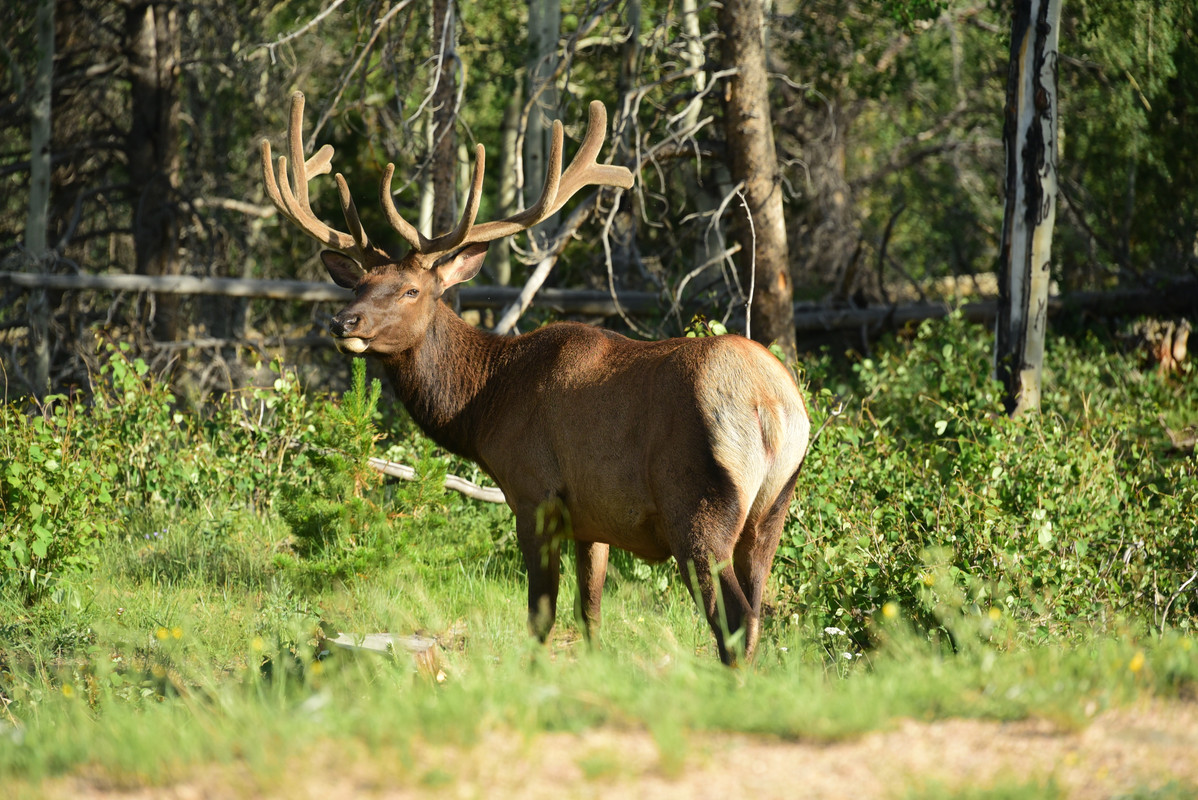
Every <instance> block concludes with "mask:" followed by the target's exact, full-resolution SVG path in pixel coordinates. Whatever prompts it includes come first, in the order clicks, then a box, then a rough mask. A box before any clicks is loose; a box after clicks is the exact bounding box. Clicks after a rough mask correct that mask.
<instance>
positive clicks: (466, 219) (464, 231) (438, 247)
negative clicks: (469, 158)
mask: <svg viewBox="0 0 1198 800" xmlns="http://www.w3.org/2000/svg"><path fill="white" fill-rule="evenodd" d="M486 160H487V151H486V150H485V149H484V148H483V146H482V145H481V144H479V145H475V147H474V174H473V175H471V179H470V193H469V194H467V195H466V207H465V208H464V209H463V210H462V218H461V219H460V220H458V226H457V227H456V228H454V229H453V230H452V231H450V232H449V233H447V234H444V235H442V236H438V237H437V238H435V239H433V240H432V241H431V242H429V243H428V248H429V252H433V253H437V252H442V251H445V250H452V249H454V248H455V247H457V246H458V245H460V244H462V243H463V242H465V241H466V237H467V236H469V235H470V230H471V229H472V228H473V227H474V220H475V219H476V218H477V217H478V204H479V202H480V201H481V200H482V194H483V167H484V166H485V164H486Z"/></svg>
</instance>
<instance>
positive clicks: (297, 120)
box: [261, 92, 388, 268]
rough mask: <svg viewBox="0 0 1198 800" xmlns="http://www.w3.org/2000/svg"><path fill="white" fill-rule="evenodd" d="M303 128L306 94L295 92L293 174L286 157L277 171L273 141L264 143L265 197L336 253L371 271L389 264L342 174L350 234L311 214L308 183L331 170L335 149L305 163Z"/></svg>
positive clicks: (344, 210) (290, 130)
mask: <svg viewBox="0 0 1198 800" xmlns="http://www.w3.org/2000/svg"><path fill="white" fill-rule="evenodd" d="M303 125H304V94H303V92H295V93H294V94H292V95H291V115H290V118H289V120H288V126H287V146H288V152H289V154H290V156H291V170H290V173H289V172H288V169H287V157H286V156H279V158H278V166H277V169H275V167H274V165H273V164H272V163H271V152H270V142H269V141H268V140H266V139H263V140H262V145H261V149H262V177H263V179H264V181H265V184H266V194H267V195H268V196H269V197H270V199H271V202H272V203H274V206H275V208H277V209H278V210H279V213H281V214H282V215H283V216H285V217H287V219H289V220H291V222H292V223H294V224H295V225H296V226H297V227H299V228H300V229H301V230H303V231H304V233H306V234H308V235H309V236H311V237H312V238H314V239H317V240H318V241H321V242H323V243H325V244H326V245H328V246H329V247H330V248H332V249H334V250H340V251H341V252H343V253H346V254H347V255H349V256H352V257H353V258H355V259H356V260H357V261H358V262H359V263H361V264H362V265H363V266H365V267H368V268H369V267H371V266H374V265H376V264H378V263H381V262H383V261H386V260H387V259H388V255H387V254H386V253H385V252H384V251H382V250H380V249H379V248H377V247H375V246H374V245H372V244H371V243H370V239H369V238H368V237H367V236H366V231H365V230H364V229H363V228H362V222H361V220H360V219H359V217H358V210H357V207H356V206H355V205H354V201H353V197H351V196H350V193H349V186H348V184H346V182H345V178H344V177H342V176H341V175H340V174H338V175H337V176H336V180H337V189H338V193H339V195H340V200H341V211H342V213H343V214H344V215H345V221H346V223H347V224H348V225H349V229H350V233H343V232H341V231H339V230H335V229H334V228H331V227H329V226H328V225H326V224H325V223H323V222H321V221H320V218H319V217H317V216H316V214H315V213H314V212H313V211H312V206H311V203H310V201H309V197H308V181H310V180H311V179H312V178H313V177H315V176H317V175H325V174H327V173H329V172H331V171H332V162H333V148H332V146H331V145H327V144H326V145H324V146H323V147H321V148H320V149H319V150H318V151H316V153H315V154H313V156H312V157H311V158H309V159H307V160H306V161H305V160H304V145H303ZM293 185H294V188H293Z"/></svg>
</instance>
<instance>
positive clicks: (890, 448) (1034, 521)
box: [776, 318, 1198, 643]
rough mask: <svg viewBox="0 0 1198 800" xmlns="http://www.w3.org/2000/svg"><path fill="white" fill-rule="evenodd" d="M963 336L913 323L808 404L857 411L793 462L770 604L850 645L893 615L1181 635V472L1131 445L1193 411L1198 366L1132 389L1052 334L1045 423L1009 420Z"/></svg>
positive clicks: (955, 324)
mask: <svg viewBox="0 0 1198 800" xmlns="http://www.w3.org/2000/svg"><path fill="white" fill-rule="evenodd" d="M977 332H978V329H977V328H976V327H972V326H968V325H967V324H966V323H965V322H964V321H963V320H961V319H959V318H955V319H950V320H947V321H944V322H926V323H924V324H923V325H921V326H920V327H919V329H918V332H917V334H916V336H915V339H914V341H913V342H911V343H910V345H906V346H897V345H896V344H895V343H891V344H890V345H888V346H885V347H884V348H883V349H881V350H880V351H879V352H878V354H876V355H875V356H874V357H873V358H869V359H862V360H860V361H858V362H857V363H856V364H855V365H854V366H853V370H852V373H851V374H849V375H842V376H838V377H832V378H829V380H827V383H826V386H825V388H824V389H823V390H822V391H823V402H822V403H817V407H819V406H820V405H825V406H826V405H827V404H828V402H829V401H830V398H831V396H832V393H833V391H835V393H837V394H841V395H846V396H847V395H851V396H853V397H856V398H860V400H858V401H856V403H855V407H854V408H852V409H851V410H850V411H849V412H848V413H847V414H846V415H845V416H844V418H843V419H842V420H840V421H839V423H838V424H836V425H833V426H831V427H829V428H828V429H827V430H826V431H825V432H824V434H823V437H822V438H821V440H820V441H819V442H818V444H816V445H815V447H814V449H813V452H812V453H811V454H810V457H809V459H808V463H807V464H806V466H805V467H804V472H803V475H802V477H801V479H800V484H799V486H800V490H799V493H798V495H797V498H796V503H795V506H794V511H795V514H794V519H793V521H792V523H791V525H790V526H789V527H788V529H787V532H786V534H785V536H784V540H783V546H782V547H781V548H780V551H779V564H778V567H777V568H776V574H777V577H778V580H779V584H780V587H781V589H782V591H783V598H784V599H783V603H784V605H785V604H789V605H790V606H792V607H793V610H794V611H795V612H796V613H802V614H806V615H807V616H808V617H809V619H810V620H811V622H812V624H813V625H817V626H820V627H823V626H834V625H839V626H840V627H842V628H849V629H850V630H852V631H854V633H855V634H856V636H857V638H858V640H859V642H861V643H866V642H867V641H868V639H869V634H868V629H869V625H870V623H871V621H872V620H873V619H874V618H875V617H876V615H877V614H878V613H880V612H881V610H882V609H883V607H885V606H886V604H887V603H894V604H895V605H894V606H891V608H892V609H893V608H902V609H904V610H905V611H906V613H907V614H909V615H910V616H911V617H912V618H914V619H915V620H916V621H917V622H918V623H919V624H921V625H922V626H924V627H926V628H928V629H934V628H942V629H947V630H949V632H950V633H951V629H952V626H953V625H954V624H956V621H957V620H959V619H960V617H961V616H962V615H965V616H972V617H974V618H985V619H988V620H995V619H998V620H1001V619H1004V618H1008V617H1015V618H1018V619H1020V620H1023V621H1025V622H1029V623H1031V626H1030V627H1028V626H1024V630H1030V631H1039V632H1041V633H1045V632H1050V631H1059V632H1065V633H1068V632H1070V631H1076V630H1080V629H1084V628H1086V627H1089V626H1091V625H1101V624H1103V623H1109V622H1110V621H1111V620H1112V619H1113V618H1116V617H1131V618H1137V619H1139V620H1141V621H1143V622H1145V623H1147V624H1151V625H1153V626H1158V627H1159V626H1164V625H1168V624H1175V625H1177V626H1179V627H1181V628H1183V629H1187V628H1189V627H1191V626H1192V625H1193V624H1194V615H1195V612H1198V601H1196V595H1195V594H1194V593H1189V594H1188V595H1187V594H1183V592H1182V590H1183V586H1184V585H1185V581H1187V580H1188V579H1191V578H1192V576H1193V574H1194V573H1195V570H1196V568H1198V562H1196V559H1198V556H1196V554H1198V479H1196V477H1195V476H1196V470H1195V461H1194V458H1193V457H1192V456H1191V457H1188V458H1187V457H1183V456H1180V455H1179V454H1171V453H1168V452H1166V451H1165V449H1164V447H1163V446H1161V447H1152V446H1146V445H1145V440H1150V437H1152V436H1153V435H1154V434H1155V435H1156V437H1157V438H1158V439H1161V438H1162V437H1161V435H1160V430H1159V428H1156V429H1154V428H1153V426H1154V425H1155V424H1156V423H1155V420H1156V418H1157V415H1158V414H1160V413H1166V412H1170V413H1171V411H1172V409H1173V408H1174V407H1176V406H1178V405H1180V406H1181V407H1182V408H1186V407H1188V408H1190V409H1193V408H1196V407H1198V404H1195V403H1194V402H1193V401H1194V399H1195V394H1198V391H1196V389H1195V381H1194V377H1195V376H1194V373H1193V372H1192V371H1191V372H1188V373H1186V374H1183V375H1182V376H1180V377H1179V378H1177V379H1176V382H1175V383H1173V384H1170V383H1169V382H1167V381H1166V380H1164V379H1162V378H1160V377H1159V376H1156V375H1155V374H1153V375H1140V376H1138V377H1131V376H1135V375H1136V374H1137V373H1136V368H1135V365H1134V363H1131V362H1129V360H1128V359H1126V358H1124V357H1122V356H1119V355H1118V354H1117V353H1111V352H1110V348H1108V347H1107V346H1106V345H1104V344H1103V343H1102V342H1099V341H1097V340H1095V339H1093V338H1092V337H1091V338H1086V337H1083V339H1082V342H1081V344H1080V345H1079V344H1075V343H1073V342H1072V341H1071V340H1069V339H1068V338H1066V337H1061V336H1057V337H1052V338H1051V339H1050V351H1049V364H1050V365H1052V366H1053V367H1054V372H1053V373H1052V374H1051V375H1050V377H1049V379H1048V381H1047V382H1046V391H1045V395H1044V402H1043V409H1042V412H1041V413H1040V414H1039V415H1029V416H1027V417H1026V418H1024V419H1021V420H1018V421H1012V420H1009V419H1007V418H1005V417H1004V416H1003V415H1002V413H1001V406H1000V404H999V401H998V397H999V393H998V387H997V386H996V385H995V384H993V383H992V382H991V381H990V380H989V377H988V376H989V374H990V352H989V351H990V341H989V338H988V337H985V336H978V335H977ZM821 369H826V370H828V372H829V373H830V372H831V369H830V365H829V363H828V362H827V361H824V362H822V363H821V364H816V365H814V371H815V372H816V373H817V374H818V372H819V371H820V370H821ZM1187 404H1188V405H1187ZM1166 615H1167V616H1166ZM1003 630H1005V628H1004V627H1003V626H1002V625H999V626H996V627H995V635H996V636H998V635H1000V634H1001V633H1002V631H1003Z"/></svg>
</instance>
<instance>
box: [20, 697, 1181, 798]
mask: <svg viewBox="0 0 1198 800" xmlns="http://www.w3.org/2000/svg"><path fill="white" fill-rule="evenodd" d="M339 751H340V748H338V747H336V746H335V745H334V746H332V747H330V748H327V749H324V750H322V751H321V752H320V754H318V755H316V756H315V757H313V758H312V759H311V760H309V761H306V762H304V763H303V764H287V765H283V766H282V767H281V768H280V769H279V770H278V772H279V774H277V775H274V776H270V777H266V776H251V775H249V774H247V773H246V772H245V770H244V769H239V768H238V767H236V766H232V767H230V766H227V765H226V766H221V767H216V766H213V767H207V768H201V769H200V770H198V771H197V772H196V773H193V774H191V775H190V776H188V777H187V778H185V779H183V780H181V781H180V782H178V783H176V784H173V785H170V786H166V787H157V788H140V789H134V790H128V789H114V788H112V787H111V786H107V787H106V786H104V785H103V781H102V780H97V779H92V778H88V777H74V778H69V779H59V780H56V781H54V782H53V783H51V784H45V785H43V786H42V787H41V790H42V791H44V792H45V796H47V797H54V798H66V797H72V798H131V799H132V798H138V799H140V798H171V799H172V800H200V799H201V798H204V799H206V798H222V799H223V798H249V797H254V798H256V797H287V798H396V799H397V800H398V799H401V798H402V799H406V798H432V797H437V798H442V797H460V798H522V799H523V798H530V799H531V800H537V799H538V798H546V800H548V798H555V799H556V798H563V797H566V798H608V797H610V798H625V797H629V798H638V799H640V798H645V799H648V800H656V799H657V798H662V799H664V798H700V799H701V798H721V799H723V798H829V799H830V798H846V800H847V798H853V799H854V800H861V799H863V798H903V797H908V796H911V794H912V793H913V794H914V796H919V795H920V793H921V792H923V791H932V790H935V791H932V794H934V796H937V797H951V796H952V795H954V794H956V793H958V792H963V791H976V790H981V789H985V788H991V787H1007V788H1010V787H1014V786H1024V787H1028V786H1030V787H1033V788H1032V791H1030V792H1029V793H1028V794H1027V796H1036V790H1035V788H1034V787H1037V786H1041V787H1045V789H1044V793H1045V794H1046V795H1048V796H1062V797H1068V798H1077V799H1078V800H1091V799H1092V798H1094V799H1096V798H1117V797H1123V796H1127V795H1133V796H1135V797H1137V798H1147V797H1153V796H1158V797H1161V798H1162V799H1163V798H1170V800H1173V799H1176V798H1187V797H1198V704H1194V703H1176V702H1174V703H1167V704H1166V703H1160V702H1157V703H1152V704H1147V705H1142V706H1139V707H1136V708H1130V709H1118V710H1113V711H1109V712H1105V713H1102V714H1099V715H1097V716H1096V717H1095V718H1094V719H1093V720H1092V721H1091V722H1090V723H1089V724H1088V725H1085V726H1084V727H1080V728H1069V727H1061V726H1058V725H1054V724H1052V723H1051V722H1048V721H1045V720H1024V721H1019V722H1011V723H998V722H993V721H978V720H965V719H952V720H943V721H938V722H931V723H925V722H916V721H912V720H903V721H899V722H897V723H896V724H895V725H894V726H893V727H892V728H891V729H889V730H885V731H878V732H874V733H870V734H867V735H864V736H862V737H860V738H856V739H850V740H846V741H842V742H837V743H832V744H826V743H814V742H803V741H781V740H777V739H772V738H765V737H757V736H747V735H739V734H735V735H734V734H720V733H716V734H706V733H693V732H692V733H689V734H687V735H686V736H685V738H681V739H679V740H678V741H669V742H666V741H656V740H655V739H654V737H653V736H651V735H650V734H649V733H647V732H645V731H643V730H615V729H610V728H600V729H595V730H589V731H586V732H584V733H581V734H566V733H552V734H541V735H537V736H534V737H531V738H526V737H524V736H522V735H519V734H514V733H512V732H510V731H492V732H489V733H484V734H483V735H482V736H481V737H480V739H479V741H477V742H476V743H475V744H473V745H471V746H469V747H461V746H441V745H435V744H430V743H425V744H420V745H416V746H414V747H412V748H411V749H405V750H404V751H403V752H402V753H400V752H396V753H392V754H391V755H390V756H386V755H384V753H382V752H380V751H379V750H377V749H376V750H374V751H371V753H369V754H367V753H365V752H358V753H356V754H355V755H352V756H351V755H348V754H346V753H345V752H339ZM1052 789H1055V790H1056V793H1057V794H1054V792H1053V791H1052ZM1157 791H1159V792H1160V793H1159V794H1155V795H1154V793H1155V792H1157Z"/></svg>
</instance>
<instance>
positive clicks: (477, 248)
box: [437, 242, 487, 289]
mask: <svg viewBox="0 0 1198 800" xmlns="http://www.w3.org/2000/svg"><path fill="white" fill-rule="evenodd" d="M486 255H487V243H486V242H481V243H479V244H472V245H470V246H469V247H463V248H462V249H461V250H459V251H457V252H456V253H454V254H453V258H451V259H449V260H448V261H446V262H445V263H444V264H441V265H440V266H438V267H437V277H438V278H440V280H441V288H443V289H448V288H449V287H450V286H453V285H455V284H458V283H462V282H464V281H468V280H470V279H471V278H473V277H474V276H475V275H477V274H478V271H479V270H480V269H482V268H483V259H484V258H485V257H486Z"/></svg>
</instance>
